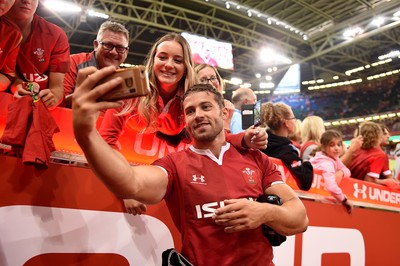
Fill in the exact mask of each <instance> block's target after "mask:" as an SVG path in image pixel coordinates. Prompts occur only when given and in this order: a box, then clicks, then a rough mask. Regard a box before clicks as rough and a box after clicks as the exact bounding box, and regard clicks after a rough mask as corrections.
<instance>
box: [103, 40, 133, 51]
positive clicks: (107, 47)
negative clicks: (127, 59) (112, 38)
mask: <svg viewBox="0 0 400 266" xmlns="http://www.w3.org/2000/svg"><path fill="white" fill-rule="evenodd" d="M99 43H100V44H101V46H103V48H104V50H107V51H112V49H114V48H115V51H117V53H119V54H123V53H125V52H126V51H128V49H129V47H125V46H120V45H114V44H112V43H110V42H103V41H99Z"/></svg>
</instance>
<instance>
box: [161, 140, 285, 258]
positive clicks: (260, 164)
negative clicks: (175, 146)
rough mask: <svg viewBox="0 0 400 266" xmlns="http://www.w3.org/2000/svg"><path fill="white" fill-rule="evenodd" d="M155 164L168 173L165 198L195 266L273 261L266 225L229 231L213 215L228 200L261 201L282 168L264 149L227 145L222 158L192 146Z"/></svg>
mask: <svg viewBox="0 0 400 266" xmlns="http://www.w3.org/2000/svg"><path fill="white" fill-rule="evenodd" d="M153 165H157V166H161V167H162V168H164V169H165V170H166V171H167V173H168V178H169V182H168V188H167V192H166V195H165V201H166V203H167V206H168V209H169V211H170V213H171V216H172V217H173V220H174V223H175V225H176V226H177V228H178V230H179V231H180V232H181V234H182V246H183V248H182V254H183V255H184V256H185V257H186V258H188V259H189V261H190V262H191V263H193V264H194V265H218V266H219V265H252V266H253V265H263V266H265V265H273V263H272V259H273V252H272V247H271V245H270V243H269V242H268V240H267V239H266V238H265V236H264V235H263V234H262V231H261V227H260V228H257V229H253V230H246V231H242V232H237V233H232V234H228V233H225V232H224V228H223V227H222V226H218V225H216V224H215V222H214V220H213V219H212V218H211V217H212V215H213V213H214V211H215V209H217V208H219V207H222V205H223V200H225V199H238V198H247V199H251V200H256V198H258V197H259V196H260V195H262V194H264V190H265V189H266V188H268V187H269V186H271V184H272V183H273V182H276V181H282V177H281V174H280V172H279V171H278V170H277V169H276V166H275V165H274V164H273V163H272V162H271V161H270V159H269V158H268V157H267V156H266V155H264V154H263V153H262V152H260V151H259V150H249V149H248V150H238V149H236V148H234V147H233V146H232V145H230V144H229V143H227V144H226V145H225V146H223V147H222V149H221V155H220V158H219V159H217V158H215V157H214V156H213V155H212V154H211V152H210V151H208V153H207V151H205V150H197V149H195V148H193V147H190V148H189V149H186V150H183V151H180V152H177V153H172V154H168V155H166V156H165V157H163V158H160V159H158V160H156V161H155V162H154V163H153Z"/></svg>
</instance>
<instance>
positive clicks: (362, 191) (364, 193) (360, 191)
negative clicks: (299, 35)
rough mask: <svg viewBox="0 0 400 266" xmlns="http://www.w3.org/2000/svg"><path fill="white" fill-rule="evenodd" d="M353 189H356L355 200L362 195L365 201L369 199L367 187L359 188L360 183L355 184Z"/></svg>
mask: <svg viewBox="0 0 400 266" xmlns="http://www.w3.org/2000/svg"><path fill="white" fill-rule="evenodd" d="M353 187H354V193H353V195H354V197H355V198H357V199H358V195H359V194H362V198H363V199H366V198H367V186H366V185H364V184H363V185H362V188H359V187H358V183H355V184H354V185H353Z"/></svg>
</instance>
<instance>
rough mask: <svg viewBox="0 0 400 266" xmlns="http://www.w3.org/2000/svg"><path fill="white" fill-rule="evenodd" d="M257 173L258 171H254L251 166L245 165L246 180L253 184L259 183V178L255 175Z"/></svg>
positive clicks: (243, 172) (243, 174)
mask: <svg viewBox="0 0 400 266" xmlns="http://www.w3.org/2000/svg"><path fill="white" fill-rule="evenodd" d="M255 173H256V171H254V170H253V169H251V168H250V167H245V168H244V169H242V176H243V178H244V180H245V181H246V182H247V183H249V184H251V185H254V184H256V183H257V178H256V177H255V176H254V175H255Z"/></svg>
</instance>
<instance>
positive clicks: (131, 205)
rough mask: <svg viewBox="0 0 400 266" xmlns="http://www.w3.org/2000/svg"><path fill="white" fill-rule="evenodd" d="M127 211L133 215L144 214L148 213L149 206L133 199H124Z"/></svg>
mask: <svg viewBox="0 0 400 266" xmlns="http://www.w3.org/2000/svg"><path fill="white" fill-rule="evenodd" d="M123 201H124V205H125V208H126V211H127V212H128V213H130V214H132V215H137V214H139V215H140V214H143V213H145V212H146V211H147V206H146V205H145V204H143V203H141V202H139V201H136V200H133V199H124V200H123Z"/></svg>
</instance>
